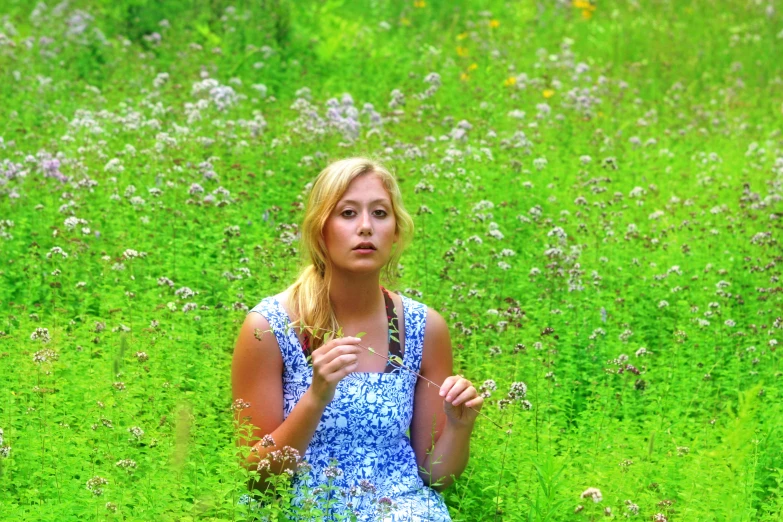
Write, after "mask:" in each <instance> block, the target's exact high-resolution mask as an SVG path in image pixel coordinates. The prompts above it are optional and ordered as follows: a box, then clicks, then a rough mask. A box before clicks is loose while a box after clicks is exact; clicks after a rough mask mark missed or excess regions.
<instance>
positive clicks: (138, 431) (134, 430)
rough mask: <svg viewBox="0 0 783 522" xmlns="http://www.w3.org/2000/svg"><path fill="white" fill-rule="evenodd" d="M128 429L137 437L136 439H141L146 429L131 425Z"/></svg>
mask: <svg viewBox="0 0 783 522" xmlns="http://www.w3.org/2000/svg"><path fill="white" fill-rule="evenodd" d="M128 431H129V432H130V433H131V435H133V436H134V437H135V438H136V440H140V439H141V438H142V437H143V436H144V430H142V429H141V428H139V427H138V426H133V427H130V428H128Z"/></svg>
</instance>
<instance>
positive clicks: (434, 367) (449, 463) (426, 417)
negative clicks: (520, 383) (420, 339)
mask: <svg viewBox="0 0 783 522" xmlns="http://www.w3.org/2000/svg"><path fill="white" fill-rule="evenodd" d="M452 372H453V358H452V352H451V338H450V336H449V329H448V326H447V325H446V321H445V320H444V319H443V317H441V315H440V314H439V313H437V312H436V311H435V310H432V309H428V310H427V320H426V329H425V335H424V353H423V354H422V363H421V371H420V373H421V375H422V376H424V377H426V378H427V379H429V380H431V381H433V382H436V383H445V382H446V379H447V378H449V377H451V375H452ZM455 381H456V379H451V380H450V381H449V384H450V385H454V387H453V388H451V386H449V388H451V392H450V393H451V394H456V396H457V397H459V400H458V401H457V402H458V405H457V406H456V409H458V410H464V409H465V399H464V397H460V396H461V395H462V393H461V392H462V391H463V390H464V386H465V383H462V384H461V385H459V386H457V385H456V384H454V382H455ZM468 384H469V383H468ZM481 402H483V401H482V400H481V399H480V398H477V399H476V400H474V402H472V403H471V405H472V406H474V407H476V406H480V405H481V404H480V403H481ZM446 407H448V408H452V405H451V404H449V405H445V404H444V397H441V396H440V395H439V390H438V388H436V387H435V386H433V385H431V384H430V383H428V382H427V381H425V380H424V379H419V381H418V382H417V383H416V391H415V395H414V406H413V420H412V422H411V445H412V447H413V451H414V453H415V454H416V462H417V464H418V465H419V467H420V469H419V476H421V478H422V480H423V481H424V483H425V484H427V485H430V486H431V487H432V488H433V489H435V490H436V491H443V490H445V489H446V488H447V487H449V486H450V485H451V483H452V482H453V479H452V478H451V475H454V477H455V478H456V477H459V476H460V475H461V474H462V472H463V471H465V467H466V466H467V464H468V458H469V456H470V435H471V432H472V431H473V420H475V414H472V415H470V419H471V420H468V421H463V422H460V421H459V420H453V419H451V418H449V417H448V416H447V415H446V413H445V409H446ZM421 468H424V471H422V470H421Z"/></svg>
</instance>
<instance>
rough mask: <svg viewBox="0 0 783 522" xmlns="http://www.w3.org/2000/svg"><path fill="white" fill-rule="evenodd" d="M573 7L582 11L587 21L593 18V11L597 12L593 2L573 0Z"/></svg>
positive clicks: (590, 0) (589, 0)
mask: <svg viewBox="0 0 783 522" xmlns="http://www.w3.org/2000/svg"><path fill="white" fill-rule="evenodd" d="M571 5H573V6H574V7H575V8H577V9H581V10H582V18H584V19H585V20H589V19H590V18H592V17H593V11H595V3H594V1H593V0H573V2H571Z"/></svg>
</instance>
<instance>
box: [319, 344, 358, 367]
mask: <svg viewBox="0 0 783 522" xmlns="http://www.w3.org/2000/svg"><path fill="white" fill-rule="evenodd" d="M359 350H360V348H358V347H357V346H356V345H355V344H340V345H337V346H335V347H334V348H332V349H331V350H330V351H329V353H327V354H326V355H324V364H329V362H331V361H333V360H334V359H336V358H337V357H340V356H342V355H347V354H354V355H358V354H359V353H360V352H359Z"/></svg>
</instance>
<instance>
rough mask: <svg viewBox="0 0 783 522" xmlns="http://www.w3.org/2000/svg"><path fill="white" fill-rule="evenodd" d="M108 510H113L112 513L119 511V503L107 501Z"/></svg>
mask: <svg viewBox="0 0 783 522" xmlns="http://www.w3.org/2000/svg"><path fill="white" fill-rule="evenodd" d="M106 510H107V511H111V512H112V513H116V512H117V504H115V503H114V502H107V503H106Z"/></svg>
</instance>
